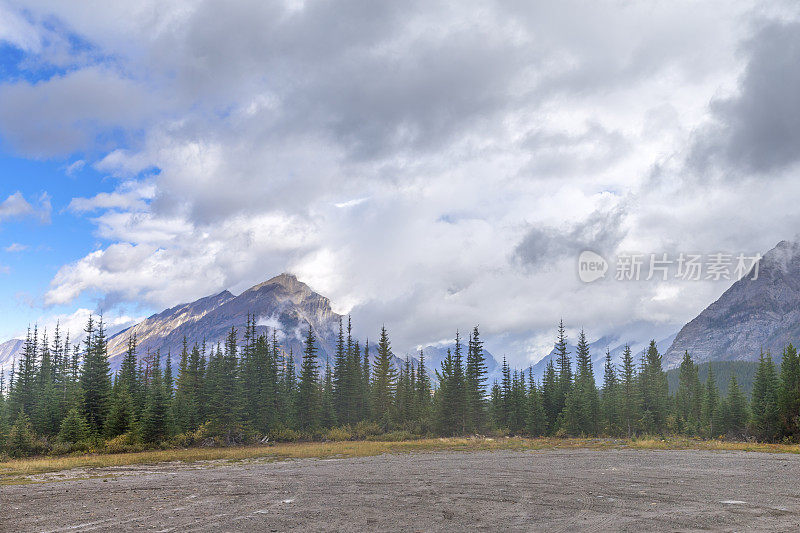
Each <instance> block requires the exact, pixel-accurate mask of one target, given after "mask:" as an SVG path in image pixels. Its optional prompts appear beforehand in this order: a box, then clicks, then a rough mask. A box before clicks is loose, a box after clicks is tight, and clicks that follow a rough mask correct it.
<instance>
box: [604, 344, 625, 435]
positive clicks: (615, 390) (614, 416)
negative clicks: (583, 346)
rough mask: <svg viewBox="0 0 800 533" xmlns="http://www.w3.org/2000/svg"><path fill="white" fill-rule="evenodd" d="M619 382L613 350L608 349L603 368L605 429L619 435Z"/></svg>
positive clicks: (611, 433) (609, 432)
mask: <svg viewBox="0 0 800 533" xmlns="http://www.w3.org/2000/svg"><path fill="white" fill-rule="evenodd" d="M619 404H620V398H619V383H618V381H617V371H616V368H614V362H613V361H612V360H611V352H610V351H608V350H606V362H605V367H604V368H603V395H602V397H601V409H602V413H603V429H604V430H605V432H606V433H607V434H609V435H619V434H620V431H621V425H620V414H619Z"/></svg>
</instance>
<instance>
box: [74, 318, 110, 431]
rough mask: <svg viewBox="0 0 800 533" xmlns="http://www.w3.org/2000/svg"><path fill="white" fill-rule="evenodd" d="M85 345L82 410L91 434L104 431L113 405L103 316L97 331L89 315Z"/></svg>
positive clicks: (82, 373) (81, 379)
mask: <svg viewBox="0 0 800 533" xmlns="http://www.w3.org/2000/svg"><path fill="white" fill-rule="evenodd" d="M85 345H86V350H85V352H84V359H83V367H82V368H81V378H80V383H81V395H82V397H83V413H84V416H85V417H86V421H87V423H88V424H89V428H90V430H91V431H92V433H93V434H95V435H99V434H102V432H103V426H104V424H105V422H106V417H107V416H108V412H109V410H110V407H111V405H110V404H111V370H110V368H109V364H108V355H107V353H106V336H105V329H104V326H103V319H102V317H101V318H100V320H99V322H98V324H97V329H96V330H95V328H94V321H93V319H92V317H89V321H88V323H87V325H86V341H85Z"/></svg>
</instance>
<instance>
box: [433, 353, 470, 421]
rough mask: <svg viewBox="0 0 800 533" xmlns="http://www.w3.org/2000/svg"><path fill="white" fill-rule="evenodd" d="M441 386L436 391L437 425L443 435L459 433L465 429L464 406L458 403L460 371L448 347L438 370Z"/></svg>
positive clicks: (437, 375) (437, 374)
mask: <svg viewBox="0 0 800 533" xmlns="http://www.w3.org/2000/svg"><path fill="white" fill-rule="evenodd" d="M436 377H437V379H438V381H439V388H438V389H437V390H436V393H435V399H434V401H435V409H436V417H435V418H436V427H437V430H438V431H439V433H440V434H442V435H448V436H452V435H457V434H459V433H460V432H461V431H462V430H463V426H462V424H461V421H460V420H459V414H460V412H461V408H462V407H463V405H462V406H459V405H458V403H459V402H458V394H459V392H458V389H459V384H458V380H459V378H458V372H457V371H456V362H455V357H454V356H453V352H452V351H451V350H450V348H448V349H447V355H446V356H445V358H444V360H443V361H442V368H441V371H439V370H437V371H436Z"/></svg>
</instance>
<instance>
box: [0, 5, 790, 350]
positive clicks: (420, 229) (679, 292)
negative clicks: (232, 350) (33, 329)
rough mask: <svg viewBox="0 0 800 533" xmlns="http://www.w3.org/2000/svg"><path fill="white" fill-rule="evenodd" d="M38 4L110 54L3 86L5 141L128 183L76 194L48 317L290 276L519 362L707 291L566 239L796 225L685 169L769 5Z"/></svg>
mask: <svg viewBox="0 0 800 533" xmlns="http://www.w3.org/2000/svg"><path fill="white" fill-rule="evenodd" d="M30 9H31V10H32V11H33V12H35V13H51V12H52V13H54V14H55V15H56V16H57V17H58V18H59V20H62V21H63V22H64V24H65V25H66V26H67V27H69V28H71V29H72V30H73V31H75V32H77V33H78V34H80V35H82V36H83V37H84V38H86V39H87V40H88V41H90V42H91V43H93V44H94V45H95V46H96V47H97V48H98V50H100V51H102V53H104V54H106V55H107V56H108V57H113V61H111V62H106V63H102V64H100V65H97V64H88V65H86V64H84V65H79V66H78V67H76V69H75V70H72V71H70V72H69V73H68V74H64V75H60V76H56V77H53V78H51V79H49V80H46V81H42V82H40V83H37V84H30V83H25V82H16V83H12V84H8V83H6V84H5V85H2V86H0V102H3V103H0V126H2V127H3V131H4V137H6V138H8V140H9V142H10V143H11V145H12V146H15V147H17V149H18V150H20V151H21V152H23V153H29V154H37V155H50V154H64V153H67V154H70V153H73V152H74V151H76V150H80V151H81V157H82V158H85V159H81V160H79V161H83V160H86V161H87V163H86V164H89V165H92V166H93V167H94V168H95V169H97V170H99V171H101V172H106V173H108V174H111V175H112V176H114V177H116V178H121V179H122V180H124V181H123V182H122V183H120V185H119V187H118V188H117V189H116V190H115V191H113V192H108V193H101V194H98V195H95V196H93V197H91V198H75V199H73V200H72V202H71V203H70V206H69V209H70V210H72V211H74V212H76V213H92V215H91V216H92V217H93V218H92V220H93V221H94V222H95V223H96V225H97V236H98V237H99V238H101V239H103V240H104V241H107V242H108V243H109V244H107V245H104V246H103V247H102V248H101V249H99V250H96V251H94V252H92V253H91V254H88V255H86V256H85V257H83V258H81V259H79V260H77V261H75V262H73V263H71V264H68V265H64V266H63V267H62V268H61V269H60V270H59V271H58V273H57V274H56V275H55V277H54V278H53V280H52V283H51V286H50V289H49V290H48V292H47V294H46V301H47V302H48V303H49V304H66V303H69V302H71V301H74V300H75V299H76V298H77V297H78V296H79V295H81V294H82V293H85V292H89V293H95V294H98V295H99V297H100V298H102V299H103V302H104V303H105V304H106V305H108V306H112V305H113V304H114V303H117V302H124V301H137V302H138V301H142V302H144V303H146V304H148V305H152V306H156V307H158V306H162V307H166V306H170V305H174V304H175V303H177V302H179V301H187V300H190V299H193V298H198V297H200V296H204V295H207V294H212V293H214V292H215V291H218V290H221V289H223V288H231V289H233V290H237V289H242V288H245V287H247V286H249V285H251V284H254V283H257V282H259V281H263V280H264V279H266V278H268V277H270V276H272V275H273V274H275V273H277V272H280V271H284V270H290V271H293V272H295V273H297V274H298V275H299V276H300V277H301V279H303V280H305V281H307V282H309V283H310V284H311V285H312V287H314V288H315V289H317V290H318V291H320V292H321V293H323V294H326V295H328V296H330V297H332V298H333V301H334V304H335V305H336V309H337V310H339V311H352V312H353V313H354V318H355V326H356V328H357V330H358V331H359V332H360V333H361V334H363V335H366V334H372V335H373V336H374V333H375V332H376V331H377V329H378V328H379V327H380V325H381V324H382V323H386V324H387V326H388V327H389V328H390V332H391V333H392V336H393V340H394V341H395V346H397V347H398V349H401V350H402V349H405V347H412V346H415V345H417V344H427V343H429V342H431V341H436V340H440V339H442V338H447V337H449V336H450V335H451V334H452V332H453V330H454V329H455V328H456V327H461V328H462V329H463V328H466V327H468V326H471V325H473V324H475V323H480V324H481V326H482V328H483V329H484V331H485V332H486V334H487V335H489V336H490V337H491V338H492V339H493V342H495V343H496V344H495V350H499V351H500V354H499V355H502V350H508V353H507V355H509V357H510V358H511V359H512V360H514V361H516V362H522V361H525V360H527V359H529V358H531V357H536V356H537V355H541V353H542V350H544V348H545V346H546V345H547V344H548V343H550V342H551V340H552V331H551V330H552V326H553V325H554V324H555V323H556V322H557V321H558V319H559V318H561V317H563V318H564V319H565V320H567V321H568V322H569V323H571V324H575V325H576V326H578V325H583V326H585V327H586V328H587V329H588V330H589V332H590V333H591V332H592V331H594V332H596V335H597V336H599V335H600V334H602V333H605V332H608V331H612V330H613V331H619V330H622V329H624V328H625V327H626V326H627V325H628V324H631V323H636V324H641V323H642V322H648V323H651V324H653V327H654V329H657V328H659V327H662V326H663V327H665V328H666V327H675V326H676V325H678V324H680V323H681V322H683V321H685V320H686V319H688V318H691V317H692V315H693V314H695V313H696V312H697V311H699V310H700V309H701V308H702V307H703V306H704V305H706V304H707V303H709V302H710V301H712V300H713V297H714V296H715V295H718V294H719V292H720V291H721V290H723V289H724V287H723V286H722V285H720V284H711V283H700V284H697V285H693V286H692V287H691V288H688V287H682V286H681V287H678V288H669V289H665V288H663V287H658V286H656V285H653V284H648V283H640V284H635V283H630V284H620V283H613V282H608V283H606V282H598V283H596V284H592V285H588V286H587V285H583V284H581V283H580V282H579V281H578V279H577V276H576V274H575V270H574V266H575V265H574V260H575V258H574V257H573V256H574V255H575V253H576V251H580V248H582V247H584V246H587V245H589V244H598V243H601V244H602V245H603V246H604V248H607V249H608V251H609V252H611V253H613V252H615V251H618V250H621V249H633V250H640V251H643V252H661V251H666V252H671V251H673V250H678V249H679V248H685V249H687V250H693V249H700V250H714V251H715V250H717V249H728V250H732V251H743V252H750V251H763V250H765V249H767V248H769V247H771V246H772V245H773V244H774V243H775V242H777V241H778V240H781V239H782V238H785V237H787V235H786V233H787V231H792V232H793V231H794V230H792V229H791V228H794V227H797V224H798V222H800V220H798V216H796V215H794V214H793V213H795V211H796V209H795V208H794V207H793V206H792V205H791V200H790V199H791V198H793V197H795V195H792V194H786V191H787V190H795V188H793V185H792V182H791V174H790V172H789V171H786V172H785V173H779V174H776V176H774V178H775V179H777V180H778V182H779V183H780V187H777V186H776V187H774V188H773V187H763V186H760V185H759V183H756V182H752V181H747V180H744V181H740V182H739V183H737V184H733V185H727V184H726V185H724V186H722V185H720V184H719V183H715V184H712V185H713V186H707V185H706V184H700V181H701V180H698V179H697V178H698V177H697V176H695V175H690V173H691V172H692V170H691V169H687V167H686V165H685V160H686V156H687V154H688V153H689V152H690V151H691V147H692V143H693V142H694V141H693V139H694V137H693V135H694V134H693V132H696V131H700V130H702V127H703V126H704V124H706V121H707V120H708V119H709V118H713V115H714V113H713V111H712V108H711V107H710V106H709V103H710V102H711V101H712V100H714V99H715V98H716V99H719V98H720V96H721V95H731V94H736V92H737V90H738V89H739V88H740V80H741V77H740V75H741V74H742V73H743V72H745V71H747V69H746V66H747V62H748V61H749V60H750V57H751V56H750V55H748V52H747V49H746V47H745V46H744V45H743V44H742V43H746V42H748V39H750V38H751V37H752V36H753V35H754V32H753V26H754V22H753V21H755V20H757V19H759V18H761V17H765V16H773V15H770V14H768V13H764V12H762V11H759V9H761V8H760V7H758V6H757V5H756V4H754V3H752V2H746V1H745V2H739V3H735V4H733V5H731V6H725V8H724V9H723V8H721V7H720V6H719V5H717V4H713V3H708V4H702V5H698V4H696V3H689V2H675V3H663V4H657V5H652V4H647V5H644V4H630V5H629V4H625V5H624V6H621V5H619V4H617V3H613V2H609V3H600V4H596V5H595V4H592V5H587V4H586V3H585V2H561V3H559V4H558V5H556V4H546V3H545V4H533V3H519V4H514V3H493V2H467V3H459V4H452V5H442V4H432V3H412V4H408V5H403V6H402V7H399V6H398V5H395V4H386V3H375V2H357V1H352V2H344V3H340V4H337V5H334V4H326V3H306V4H303V5H301V6H299V7H298V6H293V7H291V8H289V7H287V6H286V5H285V4H283V3H280V2H257V3H235V4H230V5H225V7H224V8H222V7H221V6H220V5H219V4H215V3H213V2H211V3H201V4H195V3H187V4H169V5H163V4H161V3H150V2H144V3H141V2H137V3H135V4H134V5H124V4H117V3H107V4H103V5H102V6H100V5H97V6H93V7H91V8H89V7H87V6H82V5H70V6H69V7H66V6H60V5H50V4H46V5H45V7H41V6H37V5H32V7H30ZM780 16H781V17H784V16H790V15H787V14H786V13H785V12H783V11H781V15H780ZM751 55H752V54H751ZM751 71H752V69H751ZM120 130H121V131H122V132H123V133H128V134H130V136H129V137H126V139H125V141H124V142H120V143H118V144H115V143H110V144H109V143H107V142H99V141H98V140H97V138H98V136H101V137H102V134H103V133H106V132H108V131H120ZM89 148H91V150H89ZM83 151H87V153H94V154H98V155H97V156H96V158H95V159H92V158H91V157H90V156H85V155H83ZM74 164H75V163H73V165H74ZM142 174H146V177H141V176H142ZM774 191H782V192H781V193H780V194H779V193H778V192H774ZM743 199H747V202H748V205H749V206H750V207H749V208H748V209H742V203H743V201H744V200H743ZM23 200H24V199H23ZM0 209H1V208H0ZM764 212H770V213H780V214H781V215H782V216H775V217H768V218H769V220H764V217H763V213H764ZM0 213H2V211H1V210H0ZM731 213H735V214H736V217H732V216H731ZM0 216H1V215H0ZM490 348H491V347H490Z"/></svg>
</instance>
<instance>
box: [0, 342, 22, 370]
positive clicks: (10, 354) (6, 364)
mask: <svg viewBox="0 0 800 533" xmlns="http://www.w3.org/2000/svg"><path fill="white" fill-rule="evenodd" d="M24 344H25V341H24V340H22V339H11V340H9V341H6V342H4V343H0V370H2V371H4V372H5V373H6V375H8V373H9V371H10V370H11V367H12V366H13V365H14V360H15V359H19V354H20V353H22V346H23V345H24Z"/></svg>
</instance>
